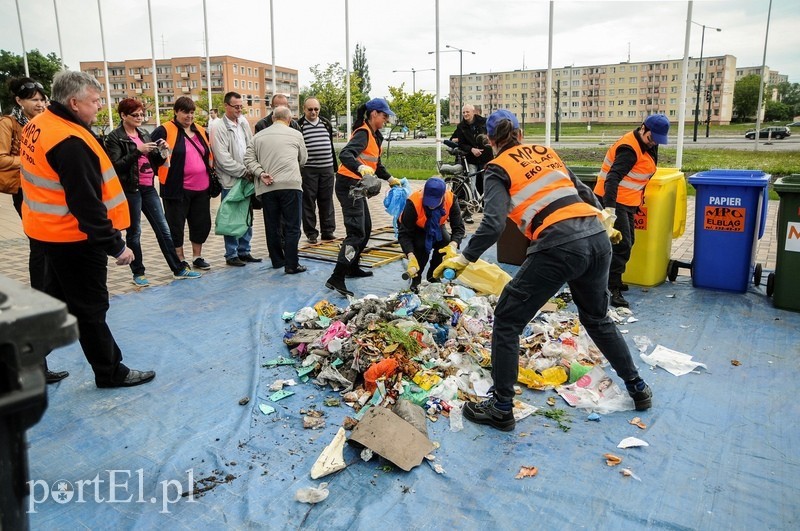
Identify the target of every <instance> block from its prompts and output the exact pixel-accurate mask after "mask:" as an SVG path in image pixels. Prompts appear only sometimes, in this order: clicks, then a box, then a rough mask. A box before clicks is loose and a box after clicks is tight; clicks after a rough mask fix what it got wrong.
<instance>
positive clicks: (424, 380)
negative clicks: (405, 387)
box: [411, 371, 442, 391]
mask: <svg viewBox="0 0 800 531" xmlns="http://www.w3.org/2000/svg"><path fill="white" fill-rule="evenodd" d="M411 381H412V382H414V383H415V384H417V385H418V386H419V387H420V388H421V389H422V390H424V391H430V390H431V388H432V387H434V386H436V385H439V382H441V381H442V378H441V376H439V375H438V374H435V373H433V372H430V371H419V372H418V373H417V374H415V375H414V377H413V378H412V379H411Z"/></svg>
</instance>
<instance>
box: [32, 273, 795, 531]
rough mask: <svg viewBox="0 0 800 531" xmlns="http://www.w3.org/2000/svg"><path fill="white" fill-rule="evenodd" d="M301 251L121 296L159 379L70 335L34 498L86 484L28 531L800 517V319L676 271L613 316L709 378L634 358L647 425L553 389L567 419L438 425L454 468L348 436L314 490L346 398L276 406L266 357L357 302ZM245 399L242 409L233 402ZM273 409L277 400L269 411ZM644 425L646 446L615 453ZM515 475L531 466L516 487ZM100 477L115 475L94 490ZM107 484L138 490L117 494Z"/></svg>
mask: <svg viewBox="0 0 800 531" xmlns="http://www.w3.org/2000/svg"><path fill="white" fill-rule="evenodd" d="M304 263H305V264H306V265H307V266H308V267H309V272H308V273H304V274H301V275H284V273H283V271H282V270H273V269H271V268H270V267H269V265H268V263H264V264H248V266H247V267H246V268H230V269H227V270H225V271H224V272H213V273H211V274H207V275H204V276H203V278H202V279H200V280H196V281H181V282H174V283H172V284H170V285H168V286H159V287H152V288H149V289H147V290H144V291H142V292H139V293H132V294H129V295H124V296H120V297H115V298H114V299H113V300H112V304H111V311H110V313H109V323H110V326H111V328H112V330H113V332H114V334H115V336H116V339H117V342H118V343H119V345H120V346H121V348H122V350H123V353H124V356H125V362H126V363H127V364H128V365H129V366H130V367H133V368H137V369H155V370H156V371H157V373H158V375H157V377H156V379H155V380H154V381H153V382H152V383H150V384H147V385H143V386H140V387H135V388H131V389H113V390H100V389H96V388H95V386H94V382H93V378H92V373H91V370H90V368H89V367H88V365H87V363H86V361H85V359H84V357H83V355H82V353H81V351H80V349H79V347H78V346H77V344H75V345H72V346H70V347H66V348H63V349H59V350H58V351H56V352H54V353H53V354H51V356H50V358H49V360H50V367H52V368H54V369H58V370H69V371H70V377H69V378H67V379H66V380H64V381H63V382H62V383H60V384H58V385H55V386H49V388H48V389H49V401H50V405H49V408H48V410H47V412H46V413H45V415H44V417H43V419H42V420H41V422H40V423H39V424H37V425H36V426H35V427H34V428H32V429H31V430H30V431H29V432H28V439H29V460H30V476H31V479H32V480H34V481H36V482H37V483H36V484H34V485H33V491H34V492H33V495H34V498H33V499H34V500H37V502H38V501H39V500H44V499H45V497H46V496H48V495H50V486H51V485H54V484H55V485H56V489H57V488H58V484H59V480H62V481H61V483H62V485H66V484H67V483H66V482H68V484H69V485H70V486H71V487H72V489H74V490H73V491H72V497H71V499H70V500H69V501H65V502H64V503H57V502H56V501H54V499H53V498H52V497H50V498H47V500H46V501H41V502H38V503H36V504H35V505H34V510H35V513H32V514H30V521H31V526H32V528H33V529H76V528H87V529H101V528H103V529H134V528H136V529H152V528H166V529H241V528H246V527H254V528H263V529H326V530H328V529H375V528H376V527H388V526H391V527H394V528H398V529H486V528H487V527H492V528H497V529H514V528H520V529H522V528H526V529H529V528H547V529H561V528H564V529H567V528H568V529H574V528H579V527H585V528H622V529H625V528H627V529H631V528H642V527H656V528H667V529H732V528H739V529H743V528H749V529H791V528H796V527H797V526H798V518H799V517H800V504H798V502H797V500H798V499H800V487H798V482H797V479H796V478H797V477H799V476H800V466H798V465H799V461H800V458H798V455H800V452H799V451H798V448H800V430H799V429H798V427H797V426H798V424H797V418H798V416H799V415H798V413H800V407H798V401H797V400H796V398H795V396H794V394H795V392H796V391H797V389H798V385H797V383H796V382H797V371H796V368H797V363H798V359H800V358H799V357H800V340H799V339H800V335H799V334H798V330H800V314H797V313H791V312H786V311H782V310H776V309H774V308H773V307H772V306H771V302H770V300H769V299H768V298H766V297H765V296H764V294H763V288H751V289H750V290H749V292H748V293H746V294H732V293H722V292H715V291H709V290H701V289H694V288H692V286H691V281H690V279H689V278H688V277H679V279H678V281H677V282H675V283H667V284H664V285H662V286H658V287H654V288H649V289H647V290H642V289H639V288H636V287H632V289H631V291H630V292H628V294H626V298H628V300H629V301H631V305H632V309H633V310H634V312H635V315H636V317H637V318H638V319H639V321H638V322H636V323H631V324H625V325H621V328H625V329H627V330H629V333H628V334H627V335H626V338H627V339H628V340H629V344H630V346H631V348H632V349H633V350H634V351H635V346H634V344H633V340H632V338H633V336H635V335H645V336H647V337H649V338H650V339H651V340H652V341H653V344H658V343H660V344H663V345H665V346H667V347H669V348H672V349H675V350H678V351H681V352H685V353H688V354H691V355H693V356H695V360H696V361H700V362H702V363H705V364H707V365H708V369H709V370H708V371H703V370H702V369H701V370H699V371H698V372H697V373H693V374H689V375H686V376H682V377H675V376H673V375H671V374H669V373H667V372H666V371H664V370H662V369H650V368H649V367H648V366H647V365H645V364H644V362H642V361H641V360H639V358H638V356H637V357H636V359H637V361H638V363H639V365H640V367H641V368H642V373H643V375H644V377H645V378H646V379H647V380H648V382H649V383H650V384H651V386H652V387H653V389H654V392H655V397H654V407H653V409H652V410H650V411H647V412H644V413H643V414H636V415H638V416H640V417H641V419H642V421H643V422H644V423H645V424H646V425H647V429H645V430H640V429H639V428H637V427H635V426H633V425H631V424H629V422H628V421H629V420H630V419H631V418H632V417H633V416H634V415H635V413H634V412H632V411H629V412H624V413H614V414H609V415H603V416H602V420H601V421H600V422H587V421H586V416H587V415H586V413H585V412H583V411H581V410H574V409H571V408H569V407H568V406H567V405H566V404H565V403H564V402H563V401H561V399H558V407H561V408H565V409H569V410H570V414H571V418H572V423H571V424H570V427H571V429H570V430H569V431H567V432H563V431H561V430H560V429H558V427H557V426H556V423H555V422H553V421H550V420H547V419H545V418H543V417H541V416H533V417H529V418H527V419H525V420H522V421H521V422H519V423H518V424H517V427H516V430H515V431H514V432H511V433H501V432H498V431H495V430H492V429H491V428H488V427H484V426H476V425H473V424H470V423H469V422H468V421H465V423H464V424H465V426H464V430H463V431H460V432H451V431H450V430H449V425H448V423H447V420H446V419H440V420H439V421H438V422H436V423H430V422H429V436H430V438H431V440H434V441H437V442H438V443H439V444H440V445H441V447H440V448H439V449H438V450H436V451H435V455H436V456H437V461H436V462H437V463H439V464H441V465H442V466H443V467H444V469H445V471H446V473H445V474H444V475H438V474H436V473H435V472H434V470H433V469H432V468H431V467H429V466H428V465H426V464H425V463H423V465H421V466H419V467H417V468H415V469H413V470H412V471H411V472H408V473H406V472H403V471H401V470H399V469H397V468H396V467H391V466H388V467H387V466H385V465H386V464H387V463H386V462H385V461H381V460H379V459H377V458H375V459H373V460H372V461H369V462H364V461H362V460H361V459H360V457H359V456H358V452H357V451H356V450H355V449H353V448H351V447H349V446H346V447H345V460H346V461H347V462H348V465H349V466H348V467H347V468H346V469H345V470H343V471H341V472H339V473H337V474H335V475H332V476H328V477H326V478H323V479H321V480H318V481H312V480H311V479H310V476H309V471H310V469H311V466H312V464H313V463H314V461H315V460H316V459H317V457H318V455H319V454H320V452H321V451H322V450H323V448H324V447H325V446H326V445H327V444H328V443H329V442H330V440H331V439H332V438H333V436H334V434H335V433H336V431H337V429H338V427H339V426H340V425H341V422H342V420H343V419H344V417H345V416H346V415H352V414H353V411H352V409H350V408H348V407H346V406H343V407H341V408H336V407H327V406H324V405H323V400H324V399H325V398H327V397H338V395H337V394H336V393H334V392H332V391H331V390H330V389H329V388H325V389H321V388H318V387H316V386H314V385H313V384H311V383H306V384H300V385H298V386H296V387H292V388H291V390H292V391H294V392H295V394H294V395H293V396H291V397H289V398H286V399H284V400H281V401H279V402H269V401H268V398H267V397H268V396H269V395H270V394H271V392H270V391H269V389H268V387H269V385H270V384H271V383H272V382H273V381H275V380H276V379H279V378H283V379H287V378H292V377H294V378H296V373H295V371H294V370H293V369H292V368H291V367H286V366H283V367H277V368H267V367H263V364H265V363H266V361H268V360H270V359H274V358H277V357H278V356H282V355H283V356H288V349H287V348H286V346H285V345H284V344H283V343H282V336H283V330H284V326H285V323H284V322H283V321H282V320H281V313H282V312H284V311H295V310H297V309H299V308H300V307H302V306H306V305H312V304H314V303H315V302H317V301H318V300H320V299H323V298H326V299H329V300H331V301H332V302H335V303H337V304H339V305H342V304H344V303H345V301H344V299H343V298H341V297H340V296H339V295H336V294H335V293H333V292H331V291H329V290H327V289H325V288H324V286H323V282H324V279H325V278H326V277H327V276H328V275H329V274H330V271H331V267H332V266H331V264H327V263H321V262H315V261H311V260H307V261H305V262H304ZM507 269H508V270H509V271H510V272H512V274H513V271H514V270H515V268H513V267H509V268H507ZM402 271H403V268H402V266H401V264H400V263H399V262H396V263H393V264H390V265H388V266H385V267H381V268H379V269H377V270H376V275H375V277H373V278H371V279H358V280H348V286H350V287H351V288H352V289H354V290H355V291H356V293H357V294H361V295H363V294H366V293H374V294H376V295H379V296H385V295H388V294H389V293H390V292H391V291H396V290H398V289H401V288H402V287H403V286H404V284H405V282H404V281H403V280H401V278H400V275H401V273H402ZM733 359H736V360H739V361H740V362H741V365H739V366H736V365H733V364H732V363H731V360H733ZM609 371H610V369H609ZM617 382H618V383H619V381H618V379H617ZM245 396H248V397H250V398H251V399H250V402H249V403H248V404H247V405H245V406H242V405H239V401H240V399H241V398H243V397H245ZM550 396H556V395H555V394H554V393H552V392H535V391H530V390H525V391H524V392H523V394H522V396H521V398H522V399H523V400H525V401H526V402H529V403H531V404H533V405H536V406H538V407H544V408H547V407H548V406H547V405H546V399H547V398H548V397H550ZM262 403H268V404H269V405H271V406H273V407H275V408H276V410H277V411H276V413H275V414H273V415H269V416H266V415H264V414H262V413H261V411H260V410H259V407H258V406H259V404H262ZM310 407H316V408H317V409H323V410H324V411H325V413H326V418H327V425H326V428H325V429H322V430H313V431H312V430H305V429H303V426H302V417H303V415H302V414H301V413H300V410H301V409H304V408H310ZM630 436H633V437H638V438H641V439H643V440H645V441H647V442H648V443H649V444H650V446H649V447H645V448H635V449H629V450H621V449H618V448H617V444H618V443H619V442H620V441H621V440H622V439H623V438H625V437H630ZM606 452H612V453H615V454H617V455H619V456H621V457H622V458H623V464H622V466H627V467H629V468H630V469H632V470H633V471H634V473H635V474H636V475H637V476H638V477H639V478H640V479H641V481H636V480H635V479H633V478H630V477H623V476H622V475H621V474H620V471H619V469H620V468H621V467H614V468H612V467H608V466H607V465H606V463H605V459H604V458H603V454H604V453H606ZM521 466H536V467H538V469H539V473H538V475H537V476H536V477H533V478H527V479H522V480H518V479H514V476H515V475H516V474H517V472H518V471H519V469H520V467H521ZM110 471H118V472H110ZM209 476H214V477H215V478H217V479H218V481H219V484H216V483H215V482H213V481H206V482H204V483H203V482H201V485H209V486H210V485H216V486H215V487H214V488H212V489H210V490H208V491H207V492H205V493H204V494H203V495H200V496H195V497H194V499H192V500H190V499H188V498H186V497H184V498H181V499H180V501H178V502H177V503H166V502H165V499H166V498H169V499H170V500H175V499H176V498H177V495H176V492H177V487H176V485H177V483H180V484H181V485H182V488H183V489H186V487H187V485H188V483H189V479H190V477H191V478H193V479H194V481H198V480H200V479H203V478H208V477H209ZM226 476H227V478H228V479H227V480H226V479H225V478H226ZM112 477H113V479H114V482H115V483H116V484H117V487H111V485H110V480H111V479H112ZM95 478H97V479H98V480H100V481H103V483H100V482H99V481H95V482H93V483H87V482H88V481H91V480H94V479H95ZM81 481H83V501H82V502H81V501H79V499H78V498H79V496H78V495H79V491H78V489H79V487H78V485H79V483H80V482H81ZM170 481H172V482H174V484H170V483H169V482H170ZM320 481H327V482H329V486H328V488H329V490H330V496H329V497H328V498H327V499H326V500H325V501H323V502H321V503H319V504H318V505H313V506H312V505H308V504H304V503H299V502H297V501H295V500H294V494H295V492H296V491H297V490H298V489H299V488H303V487H309V486H316V485H318V484H319V483H320ZM125 488H127V490H125ZM67 489H69V487H67ZM165 489H166V496H165V495H164V491H165ZM95 491H97V492H95ZM56 494H57V493H56ZM112 494H113V495H114V498H115V499H116V500H126V499H129V501H125V502H119V501H118V502H116V503H111V502H110V501H109V498H110V496H111V495H112ZM54 496H55V497H57V495H54ZM98 500H104V501H98Z"/></svg>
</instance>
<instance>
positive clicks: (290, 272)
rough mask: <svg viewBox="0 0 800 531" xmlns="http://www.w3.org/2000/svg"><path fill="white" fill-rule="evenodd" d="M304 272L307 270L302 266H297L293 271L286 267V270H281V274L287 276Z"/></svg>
mask: <svg viewBox="0 0 800 531" xmlns="http://www.w3.org/2000/svg"><path fill="white" fill-rule="evenodd" d="M306 271H308V268H307V267H306V266H304V265H299V266H297V267H295V268H294V269H289V268H288V267H287V268H286V269H284V270H283V272H284V273H286V274H287V275H296V274H297V273H305V272H306Z"/></svg>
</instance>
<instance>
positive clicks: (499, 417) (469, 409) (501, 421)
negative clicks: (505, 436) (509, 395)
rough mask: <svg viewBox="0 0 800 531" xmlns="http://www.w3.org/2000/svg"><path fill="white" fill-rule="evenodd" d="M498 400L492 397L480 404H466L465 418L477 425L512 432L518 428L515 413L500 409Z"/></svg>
mask: <svg viewBox="0 0 800 531" xmlns="http://www.w3.org/2000/svg"><path fill="white" fill-rule="evenodd" d="M496 404H497V399H496V398H494V397H492V398H489V399H488V400H484V401H483V402H480V403H478V404H476V403H474V402H467V403H466V404H464V418H465V419H467V420H471V421H472V422H474V423H476V424H486V425H488V426H491V427H492V428H495V429H497V430H500V431H512V430H513V429H514V426H516V423H517V422H516V421H515V420H514V412H513V411H504V410H502V409H498V408H497V406H496Z"/></svg>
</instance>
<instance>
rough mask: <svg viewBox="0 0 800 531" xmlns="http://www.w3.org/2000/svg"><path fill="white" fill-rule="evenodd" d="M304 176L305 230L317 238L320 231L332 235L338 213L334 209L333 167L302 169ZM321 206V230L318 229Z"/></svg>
mask: <svg viewBox="0 0 800 531" xmlns="http://www.w3.org/2000/svg"><path fill="white" fill-rule="evenodd" d="M300 173H301V174H302V176H303V232H304V233H305V234H306V236H307V237H308V238H316V237H318V236H319V235H320V232H321V233H322V234H323V235H325V236H332V235H333V233H334V232H336V214H335V212H334V210H333V184H334V173H333V167H328V168H309V167H308V166H306V167H305V168H301V169H300ZM317 208H319V230H317Z"/></svg>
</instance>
